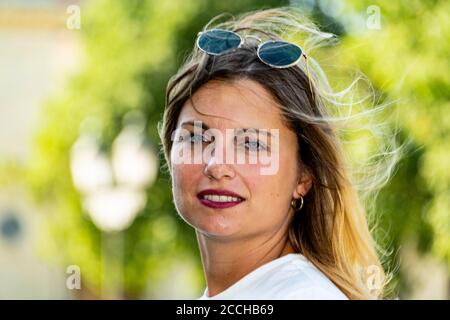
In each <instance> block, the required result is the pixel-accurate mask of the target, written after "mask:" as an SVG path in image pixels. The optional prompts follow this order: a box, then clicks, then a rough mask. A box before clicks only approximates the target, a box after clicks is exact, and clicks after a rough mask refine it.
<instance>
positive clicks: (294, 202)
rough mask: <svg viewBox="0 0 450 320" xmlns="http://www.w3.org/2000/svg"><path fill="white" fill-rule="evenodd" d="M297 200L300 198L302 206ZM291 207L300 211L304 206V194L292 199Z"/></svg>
mask: <svg viewBox="0 0 450 320" xmlns="http://www.w3.org/2000/svg"><path fill="white" fill-rule="evenodd" d="M297 200H300V207H298V201H297ZM291 207H292V208H293V209H294V211H300V210H301V209H302V208H303V196H300V199H292V201H291Z"/></svg>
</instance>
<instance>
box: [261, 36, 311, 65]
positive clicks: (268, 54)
mask: <svg viewBox="0 0 450 320" xmlns="http://www.w3.org/2000/svg"><path fill="white" fill-rule="evenodd" d="M258 55H259V58H260V59H261V60H262V61H263V62H264V63H266V64H268V65H271V66H274V67H278V68H283V67H288V66H290V65H292V64H293V63H295V62H296V61H298V60H299V59H300V57H301V56H302V49H301V48H300V47H299V46H296V45H294V44H292V43H289V42H284V41H269V42H266V43H264V44H263V45H262V46H261V47H260V48H259V53H258Z"/></svg>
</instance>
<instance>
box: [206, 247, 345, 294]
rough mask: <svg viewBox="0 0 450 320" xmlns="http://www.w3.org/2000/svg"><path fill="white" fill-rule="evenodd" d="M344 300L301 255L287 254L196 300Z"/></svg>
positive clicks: (323, 276) (325, 278) (340, 292)
mask: <svg viewBox="0 0 450 320" xmlns="http://www.w3.org/2000/svg"><path fill="white" fill-rule="evenodd" d="M209 299H223V300H234V299H244V300H252V299H255V300H265V299H266V300H281V299H283V300H284V299H293V300H346V299H347V297H346V296H345V295H344V294H343V293H342V291H340V290H339V289H338V288H337V287H336V286H335V285H334V284H333V282H331V281H330V279H328V278H327V277H326V276H325V275H324V274H323V273H322V272H321V271H320V270H319V269H317V268H316V267H315V266H314V265H313V264H312V263H311V262H309V261H308V260H307V259H306V258H305V257H304V256H303V255H301V254H298V253H290V254H287V255H284V256H282V257H280V258H278V259H275V260H272V261H270V262H268V263H266V264H264V265H262V266H260V267H258V268H257V269H255V270H253V271H252V272H250V273H249V274H247V275H245V276H244V277H243V278H242V279H240V280H239V281H238V282H236V283H234V284H233V285H232V286H230V287H228V288H227V289H225V290H224V291H222V292H221V293H219V294H217V295H215V296H213V297H209V296H208V288H206V289H205V291H204V293H203V296H201V297H200V298H199V300H209Z"/></svg>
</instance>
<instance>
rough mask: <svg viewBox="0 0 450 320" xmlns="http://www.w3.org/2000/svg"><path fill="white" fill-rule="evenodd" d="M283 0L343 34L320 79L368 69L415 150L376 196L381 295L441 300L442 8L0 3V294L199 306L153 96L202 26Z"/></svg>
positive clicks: (261, 1) (445, 168)
mask: <svg viewBox="0 0 450 320" xmlns="http://www.w3.org/2000/svg"><path fill="white" fill-rule="evenodd" d="M285 5H292V6H296V7H299V8H301V9H302V10H304V11H305V13H306V14H308V15H309V16H310V17H311V18H312V19H314V21H316V22H317V23H318V24H319V25H320V26H321V28H322V29H323V30H325V31H330V32H333V33H335V34H337V35H338V36H339V37H340V39H341V40H340V44H339V45H338V46H336V47H332V48H329V49H325V50H326V51H324V52H325V54H324V55H323V57H324V64H323V65H322V66H323V68H324V69H325V71H327V65H330V73H329V76H330V78H333V76H334V74H333V72H335V71H333V70H334V68H332V67H333V66H336V65H339V66H342V67H343V69H347V70H353V69H360V70H361V71H362V72H363V73H365V74H366V75H367V76H368V77H369V79H370V80H371V81H372V83H373V86H374V88H375V90H376V92H377V96H379V97H380V102H383V101H394V102H395V106H394V108H395V111H396V112H398V117H397V118H398V119H397V122H396V125H399V127H400V137H403V138H404V139H406V137H408V138H409V139H411V141H412V144H411V145H410V147H409V148H410V151H409V152H408V156H407V157H405V158H404V159H403V160H402V161H401V162H400V164H399V166H398V168H397V170H396V172H395V175H394V177H393V179H392V180H391V181H390V182H389V184H388V185H387V186H386V187H385V188H384V189H383V190H382V191H381V193H380V194H379V197H378V198H377V211H376V221H377V223H378V226H379V232H377V237H379V239H380V241H381V242H382V243H383V245H384V246H385V247H386V248H388V249H389V253H390V254H389V258H388V260H387V261H386V266H387V267H388V268H389V269H390V270H391V271H392V272H393V275H394V278H393V281H392V282H391V286H390V293H389V296H388V297H390V298H397V297H398V298H400V299H448V298H449V297H450V278H449V274H450V237H449V235H450V192H449V191H450V139H449V138H450V112H448V111H449V110H450V102H449V97H450V90H449V85H450V73H449V71H450V68H449V61H450V59H449V47H450V41H449V39H450V19H449V18H450V17H449V12H450V2H449V1H444V0H434V1H419V0H412V1H406V0H405V1H389V0H380V1H375V0H374V1H366V0H341V1H339V0H292V1H282V0H236V1H235V0H230V1H211V0H193V1H185V0H168V1H157V0H114V1H107V0H85V1H82V0H79V1H77V0H70V1H69V0H68V1H58V0H0V298H1V299H13V298H21V299H112V298H119V299H131V298H137V299H183V298H196V297H198V296H200V294H201V293H202V292H203V289H204V286H205V283H204V279H203V274H202V269H201V264H200V258H199V254H198V248H197V243H196V240H195V235H194V232H193V230H192V229H191V228H190V227H188V226H186V225H185V223H183V221H182V220H181V219H180V218H179V217H178V216H177V214H176V212H175V208H174V206H173V202H172V197H171V189H170V184H169V181H170V180H169V177H168V175H167V173H166V172H165V171H164V170H162V169H161V165H162V164H163V162H164V161H163V155H162V153H161V152H160V151H159V150H160V148H159V138H158V134H157V126H156V125H157V123H158V121H160V119H161V117H162V112H163V107H164V92H165V86H166V84H167V81H168V79H169V77H170V76H171V75H173V74H174V72H176V70H177V68H178V67H179V66H180V64H181V63H182V61H183V59H184V58H185V57H186V55H187V54H188V53H189V50H190V49H191V48H192V46H193V44H194V40H195V37H196V34H197V32H198V31H199V30H200V29H201V28H202V27H203V25H204V24H205V23H207V22H208V21H209V20H210V19H211V18H213V17H214V16H216V15H217V14H220V13H223V12H228V13H232V14H239V13H241V12H246V11H249V10H255V9H263V8H271V7H278V6H285ZM327 56H328V57H331V56H332V57H333V59H332V61H330V59H328V60H327V59H326V57H327ZM318 60H319V62H321V60H320V59H319V58H318ZM334 79H338V80H339V81H343V82H345V81H347V80H351V79H350V78H349V79H346V78H345V75H344V74H342V75H341V74H336V75H335V77H334ZM347 82H348V81H347ZM393 125H394V124H393Z"/></svg>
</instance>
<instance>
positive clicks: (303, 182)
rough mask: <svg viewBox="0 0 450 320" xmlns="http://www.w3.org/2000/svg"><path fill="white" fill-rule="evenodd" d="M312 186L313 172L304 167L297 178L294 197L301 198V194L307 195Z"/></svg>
mask: <svg viewBox="0 0 450 320" xmlns="http://www.w3.org/2000/svg"><path fill="white" fill-rule="evenodd" d="M311 186H312V174H311V171H310V170H309V169H307V168H303V169H302V172H301V176H300V177H299V179H298V180H297V184H296V186H295V189H294V192H293V193H292V196H293V198H294V199H299V198H300V196H303V197H304V196H305V195H306V194H307V193H308V191H309V189H311Z"/></svg>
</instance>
